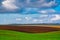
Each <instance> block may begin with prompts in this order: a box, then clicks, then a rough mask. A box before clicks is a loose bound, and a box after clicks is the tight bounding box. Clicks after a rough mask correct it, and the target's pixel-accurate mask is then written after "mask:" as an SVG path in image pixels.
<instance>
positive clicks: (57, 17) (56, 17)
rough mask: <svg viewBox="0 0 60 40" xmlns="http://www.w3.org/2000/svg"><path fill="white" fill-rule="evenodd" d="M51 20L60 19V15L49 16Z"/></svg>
mask: <svg viewBox="0 0 60 40" xmlns="http://www.w3.org/2000/svg"><path fill="white" fill-rule="evenodd" d="M51 20H52V21H56V20H60V15H55V17H53V18H51Z"/></svg>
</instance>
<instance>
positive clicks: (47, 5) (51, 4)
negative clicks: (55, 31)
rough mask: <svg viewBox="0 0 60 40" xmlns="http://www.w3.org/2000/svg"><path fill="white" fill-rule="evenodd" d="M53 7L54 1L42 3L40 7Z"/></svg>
mask: <svg viewBox="0 0 60 40" xmlns="http://www.w3.org/2000/svg"><path fill="white" fill-rule="evenodd" d="M53 5H56V3H55V0H54V1H50V2H49V3H43V4H42V6H45V7H51V6H53Z"/></svg>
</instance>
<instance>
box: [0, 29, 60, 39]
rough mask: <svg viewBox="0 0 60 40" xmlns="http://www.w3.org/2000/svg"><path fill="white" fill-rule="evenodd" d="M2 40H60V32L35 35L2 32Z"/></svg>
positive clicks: (0, 36)
mask: <svg viewBox="0 0 60 40" xmlns="http://www.w3.org/2000/svg"><path fill="white" fill-rule="evenodd" d="M0 40H60V31H56V32H48V33H36V34H34V33H24V32H16V31H9V30H0Z"/></svg>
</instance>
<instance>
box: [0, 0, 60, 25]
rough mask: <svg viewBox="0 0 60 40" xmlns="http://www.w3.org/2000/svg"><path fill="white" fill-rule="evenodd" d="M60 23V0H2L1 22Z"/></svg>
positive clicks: (0, 1)
mask: <svg viewBox="0 0 60 40" xmlns="http://www.w3.org/2000/svg"><path fill="white" fill-rule="evenodd" d="M40 23H60V0H0V24H40Z"/></svg>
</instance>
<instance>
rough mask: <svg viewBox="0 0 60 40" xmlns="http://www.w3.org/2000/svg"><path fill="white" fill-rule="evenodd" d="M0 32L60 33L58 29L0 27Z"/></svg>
mask: <svg viewBox="0 0 60 40" xmlns="http://www.w3.org/2000/svg"><path fill="white" fill-rule="evenodd" d="M0 30H13V31H20V32H27V33H42V32H52V31H60V28H54V27H42V26H6V25H5V26H0Z"/></svg>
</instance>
